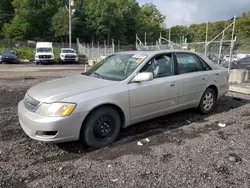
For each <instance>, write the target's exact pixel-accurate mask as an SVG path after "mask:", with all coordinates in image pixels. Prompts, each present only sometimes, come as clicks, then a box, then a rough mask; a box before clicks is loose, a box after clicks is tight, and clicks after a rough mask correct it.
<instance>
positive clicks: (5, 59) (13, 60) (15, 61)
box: [0, 58, 18, 63]
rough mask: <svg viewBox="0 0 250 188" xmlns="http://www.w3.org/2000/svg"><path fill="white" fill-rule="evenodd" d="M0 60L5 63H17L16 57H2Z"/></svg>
mask: <svg viewBox="0 0 250 188" xmlns="http://www.w3.org/2000/svg"><path fill="white" fill-rule="evenodd" d="M0 62H5V63H18V60H17V59H13V58H2V59H1V60H0Z"/></svg>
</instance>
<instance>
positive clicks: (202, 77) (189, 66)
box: [18, 51, 229, 148]
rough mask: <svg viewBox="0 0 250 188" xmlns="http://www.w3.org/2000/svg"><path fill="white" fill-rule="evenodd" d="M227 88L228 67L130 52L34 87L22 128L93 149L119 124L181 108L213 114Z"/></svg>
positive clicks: (185, 56)
mask: <svg viewBox="0 0 250 188" xmlns="http://www.w3.org/2000/svg"><path fill="white" fill-rule="evenodd" d="M228 90H229V84H228V71H227V70H226V69H225V68H222V67H218V66H217V65H215V64H214V63H212V62H211V61H210V60H208V59H207V58H206V57H204V56H202V55H199V54H196V53H193V52H188V51H158V52H157V51H152V52H151V51H130V52H121V53H117V54H114V55H111V56H108V57H107V58H105V59H104V60H102V61H101V62H99V63H98V64H96V65H95V66H93V67H92V68H91V69H90V70H89V71H87V72H86V73H83V74H79V75H75V76H69V77H65V78H61V79H56V80H53V81H49V82H44V83H41V84H38V85H36V86H34V87H32V88H30V89H29V90H28V91H27V93H26V95H25V97H24V99H23V100H22V101H20V102H19V105H18V116H19V121H20V125H21V127H22V129H23V130H24V132H25V133H26V134H27V135H28V136H29V137H31V138H33V139H35V140H38V141H44V142H54V143H59V142H67V141H73V140H78V139H80V141H81V142H83V143H85V144H87V145H88V146H90V147H93V148H100V147H104V146H106V145H108V144H110V143H112V142H114V141H115V139H116V137H117V135H118V133H119V132H120V129H121V128H125V127H128V126H130V125H132V124H135V123H138V122H141V121H145V120H148V119H151V118H156V117H159V116H163V115H166V114H170V113H174V112H177V111H181V110H185V109H189V108H198V109H199V110H200V112H201V113H203V114H208V113H210V112H211V111H212V110H213V109H214V108H215V105H216V101H217V100H218V99H219V98H221V97H222V96H223V95H225V94H226V93H227V92H228Z"/></svg>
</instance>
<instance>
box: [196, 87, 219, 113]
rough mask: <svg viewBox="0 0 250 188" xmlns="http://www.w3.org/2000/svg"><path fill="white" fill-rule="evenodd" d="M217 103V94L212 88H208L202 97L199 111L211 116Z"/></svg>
mask: <svg viewBox="0 0 250 188" xmlns="http://www.w3.org/2000/svg"><path fill="white" fill-rule="evenodd" d="M215 103H216V94H215V91H214V90H213V89H212V88H208V89H207V90H206V91H205V92H204V93H203V95H202V97H201V101H200V104H199V107H198V108H199V111H200V112H201V113H202V114H209V113H210V112H212V111H213V109H214V107H215Z"/></svg>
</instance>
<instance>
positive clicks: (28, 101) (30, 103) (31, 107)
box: [23, 94, 40, 112]
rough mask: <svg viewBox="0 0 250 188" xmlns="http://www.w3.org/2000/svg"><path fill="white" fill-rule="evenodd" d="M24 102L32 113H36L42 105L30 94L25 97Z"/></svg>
mask: <svg viewBox="0 0 250 188" xmlns="http://www.w3.org/2000/svg"><path fill="white" fill-rule="evenodd" d="M23 102H24V106H25V107H26V108H27V109H28V110H29V111H31V112H34V111H35V110H36V108H37V106H38V105H39V104H40V102H39V101H37V100H36V99H33V98H32V97H30V96H29V95H28V94H26V95H25V97H24V99H23Z"/></svg>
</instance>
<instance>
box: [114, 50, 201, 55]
mask: <svg viewBox="0 0 250 188" xmlns="http://www.w3.org/2000/svg"><path fill="white" fill-rule="evenodd" d="M176 52H184V53H191V54H196V53H194V52H191V51H188V50H156V51H143V50H138V51H124V52H119V53H118V54H135V55H145V56H154V55H157V54H162V53H176Z"/></svg>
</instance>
